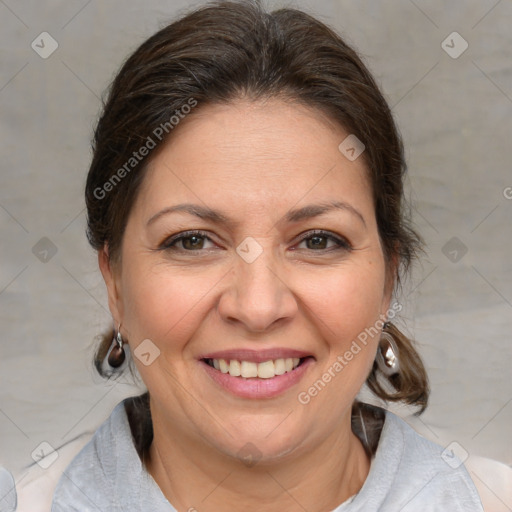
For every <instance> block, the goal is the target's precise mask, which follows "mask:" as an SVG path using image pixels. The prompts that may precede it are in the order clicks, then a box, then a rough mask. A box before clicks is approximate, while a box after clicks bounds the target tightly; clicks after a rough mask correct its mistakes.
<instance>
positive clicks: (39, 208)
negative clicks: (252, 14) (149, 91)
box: [0, 0, 512, 510]
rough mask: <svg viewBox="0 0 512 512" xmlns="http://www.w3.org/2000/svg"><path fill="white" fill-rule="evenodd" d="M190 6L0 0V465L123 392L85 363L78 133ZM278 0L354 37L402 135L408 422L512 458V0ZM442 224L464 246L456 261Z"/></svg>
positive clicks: (101, 300)
mask: <svg viewBox="0 0 512 512" xmlns="http://www.w3.org/2000/svg"><path fill="white" fill-rule="evenodd" d="M195 4H197V3H196V2H194V3H193V2H185V1H160V0H148V1H145V2H136V1H133V0H132V1H121V0H114V1H108V2H107V1H105V2H101V1H100V0H92V1H89V2H87V0H68V1H50V0H47V1H36V0H33V1H30V0H23V1H15V0H0V29H1V32H0V34H1V35H0V46H1V54H0V55H1V56H0V58H1V75H0V116H1V117H0V134H1V135H0V140H1V156H2V158H1V163H0V166H1V167H0V168H1V171H0V172H1V174H0V237H1V249H0V329H1V331H0V332H1V341H0V355H1V357H0V465H1V464H3V465H6V466H7V467H9V468H10V469H11V470H12V471H13V472H14V473H19V472H20V471H21V470H22V467H23V466H26V465H28V464H29V463H31V462H32V458H31V453H32V451H33V450H35V449H36V447H38V445H39V444H40V443H41V442H42V441H46V442H49V443H50V444H51V445H52V446H54V447H58V446H60V445H61V444H63V443H64V442H65V441H67V440H69V439H72V438H73V437H75V436H77V435H78V434H80V433H82V432H84V431H88V430H89V431H92V430H93V429H94V428H95V427H96V426H97V425H98V424H99V423H100V422H101V421H103V419H105V418H106V417H107V416H108V414H109V413H110V411H111V409H112V407H113V406H114V404H116V403H117V402H118V401H119V400H121V398H123V397H124V396H127V395H129V394H133V393H134V387H133V386H132V385H131V384H130V383H129V379H128V378H123V379H121V380H120V381H118V382H117V383H116V384H112V383H105V382H102V381H101V380H100V379H99V378H98V377H96V376H95V375H94V372H93V370H92V367H91V357H92V351H93V338H94V336H95V335H96V334H97V333H99V332H100V331H101V330H102V329H103V328H104V327H106V326H109V325H110V315H109V313H108V309H107V302H106V293H105V290H104V286H103V282H102V279H101V276H100V274H99V271H98V270H97V263H96V258H95V254H94V253H93V251H92V250H91V249H90V248H89V246H88V245H87V242H86V238H85V234H84V229H85V213H84V202H83V197H82V196H83V186H84V180H85V175H86V171H87V168H88V164H89V162H90V150H89V141H90V138H91V134H92V129H93V126H94V122H95V120H96V119H97V116H98V113H99V108H100V101H99V98H100V96H101V94H102V93H103V91H104V90H105V88H106V87H107V85H108V83H109V81H110V80H111V79H112V77H113V75H114V73H115V71H116V70H117V69H118V67H119V65H120V64H121V62H122V60H123V59H124V58H125V57H126V56H127V55H128V53H129V52H131V51H132V50H134V49H135V48H136V47H137V46H138V45H139V44H140V43H141V42H142V41H143V40H144V39H145V38H146V37H148V36H149V35H150V34H152V33H153V32H154V31H156V30H157V29H158V28H160V27H161V26H163V25H164V24H166V23H167V22H168V21H169V20H170V19H171V18H173V17H174V16H175V15H176V14H178V13H181V12H183V9H184V8H187V7H190V6H192V5H195ZM268 4H269V5H271V6H277V5H282V4H283V2H281V3H280V4H278V3H277V2H268ZM288 5H295V6H300V7H302V8H305V9H306V10H308V11H309V12H311V13H313V14H316V15H318V16H319V17H320V18H321V19H322V20H323V21H325V22H327V23H329V24H331V25H332V26H334V27H335V28H336V29H337V30H339V31H340V32H341V33H342V34H343V35H344V37H345V38H346V39H347V41H348V42H349V43H352V44H353V45H355V47H356V48H357V49H358V50H359V51H360V52H361V53H362V55H363V57H364V59H365V62H366V63H367V64H368V66H369V67H370V69H371V70H372V71H373V73H374V74H375V76H376V78H377V80H378V81H379V83H380V84H381V86H382V88H383V90H384V92H385V94H386V97H387V99H388V100H389V103H390V104H391V105H392V106H393V109H394V113H395V116H396V118H397V121H398V123H399V126H400V128H401V131H402V134H403V137H404V141H405V145H406V148H407V156H408V163H409V168H410V178H409V186H410V193H411V196H412V198H413V200H414V204H415V211H414V219H415V221H416V225H417V227H418V228H419V230H420V232H421V233H422V235H423V236H424V238H425V240H426V242H427V253H426V255H425V257H424V258H423V261H422V265H420V266H418V267H417V268H416V270H415V274H414V277H413V279H412V281H411V282H409V283H408V284H407V285H406V290H405V292H404V294H403V295H402V297H401V301H402V302H404V304H405V305H406V308H405V311H404V315H403V319H404V322H405V324H406V325H407V331H408V332H409V333H411V334H413V335H414V336H415V337H416V339H417V340H418V343H419V349H420V352H421V354H422V355H423V357H424V359H425V362H426V364H427V367H428V370H429V374H430V377H431V381H432V390H433V391H432V397H431V403H430V407H429V408H428V410H427V412H426V413H425V414H424V415H423V416H422V417H421V420H415V419H412V418H407V419H408V421H410V422H411V423H412V424H413V425H414V426H415V428H417V429H418V430H420V431H421V432H422V433H423V434H424V435H426V436H427V437H429V438H430V439H432V440H434V441H436V442H438V443H439V444H442V445H448V444H449V443H451V442H452V441H457V442H458V443H459V444H460V445H461V446H462V447H463V448H464V449H465V450H466V451H467V452H468V453H469V455H470V456H472V455H480V456H484V457H488V458H492V459H496V460H498V461H502V462H504V463H505V464H508V465H511V464H512V436H511V424H512V385H511V382H512V379H511V378H510V377H511V370H510V368H511V362H512V357H511V356H512V343H511V332H512V258H511V256H510V254H511V251H512V243H511V227H510V226H511V220H512V199H510V197H511V196H512V189H510V188H507V187H512V172H511V171H512V169H511V161H512V158H511V157H512V137H511V134H512V30H511V27H512V1H510V0H501V1H496V0H485V1H472V2H467V1H462V0H460V1H450V2H449V1H447V0H446V1H444V2H443V1H428V2H427V1H420V0H416V1H415V2H413V1H409V0H394V1H389V2H378V1H370V0H364V1H355V0H353V1H344V0H322V1H318V2H312V1H310V2H306V1H299V2H292V3H289V4H288ZM43 31H47V32H49V33H50V34H51V35H52V37H53V38H55V40H56V41H57V42H58V44H59V47H58V49H57V50H56V51H55V53H53V54H52V55H51V56H50V57H49V58H47V59H42V58H41V57H40V56H39V55H38V54H37V53H36V52H35V51H34V50H33V49H32V48H31V43H32V41H33V40H34V39H35V38H36V37H37V36H38V35H39V34H40V33H41V32H43ZM453 31H457V32H458V33H459V34H460V35H461V36H462V37H463V38H464V39H465V40H466V41H467V42H468V44H469V47H468V49H467V50H466V51H465V52H464V53H463V54H462V55H461V56H460V57H458V58H457V59H454V58H452V57H450V56H449V55H448V54H447V53H446V52H445V51H444V50H443V48H442V46H441V43H442V41H443V40H445V38H446V37H447V36H448V35H449V34H451V33H452V32H453ZM450 44H451V43H450ZM507 191H508V193H507ZM507 195H508V197H509V199H507ZM42 237H47V238H49V239H50V240H51V241H52V243H53V244H54V245H55V247H56V249H57V253H56V254H55V255H54V256H53V257H51V259H49V261H47V262H46V263H45V262H43V261H40V259H38V257H36V255H35V254H33V247H34V246H35V244H36V243H37V242H38V241H39V240H40V239H41V238H42ZM452 237H457V238H458V239H459V240H460V242H461V243H462V244H464V246H465V247H466V248H467V253H466V254H465V255H464V256H463V257H462V258H461V259H460V260H459V261H456V262H454V261H451V260H450V258H452V259H456V258H459V257H460V256H461V254H462V253H461V252H460V251H459V252H458V253H457V254H455V253H452V254H451V255H450V254H449V251H450V250H452V248H451V246H450V245H448V246H446V244H447V243H448V241H449V240H450V239H452ZM445 253H446V254H447V255H448V256H447V255H445ZM39 256H40V257H41V254H40V255H39ZM398 412H399V413H400V414H402V415H403V416H406V415H407V411H406V410H403V409H399V410H398ZM486 485H488V486H490V488H492V482H486ZM510 506H512V504H511V505H510ZM504 510H505V509H504ZM508 510H512V509H510V508H509V509H508Z"/></svg>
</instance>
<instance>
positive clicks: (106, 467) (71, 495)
mask: <svg viewBox="0 0 512 512" xmlns="http://www.w3.org/2000/svg"><path fill="white" fill-rule="evenodd" d="M127 442H128V443H127ZM120 443H123V444H124V445H125V446H127V445H128V446H129V445H132V446H133V443H132V442H131V434H130V427H129V424H128V420H127V417H126V412H125V409H124V402H121V403H119V404H118V405H117V406H116V407H115V409H114V410H113V411H112V414H111V415H110V417H109V418H108V419H107V420H106V421H105V422H104V423H103V424H102V425H101V426H100V427H99V428H98V429H97V431H96V432H95V434H94V436H93V437H92V439H91V440H90V441H89V442H88V443H87V444H86V445H85V446H84V447H83V448H82V450H81V451H80V452H79V453H78V454H77V455H76V457H75V458H74V459H73V460H72V461H71V463H70V464H69V466H68V467H67V468H66V469H65V470H64V472H63V473H62V475H61V477H60V479H59V482H58V484H57V487H56V489H55V493H54V496H53V502H52V512H63V511H71V510H77V511H78V510H80V511H81V512H85V511H88V510H91V511H92V510H98V508H99V509H100V510H109V507H111V506H112V505H113V500H114V499H115V492H114V491H115V487H114V486H115V483H116V474H117V472H118V466H119V465H120V464H121V465H123V464H125V463H126V462H127V461H125V460H123V459H125V458H130V455H131V451H130V450H126V451H124V453H125V455H124V456H123V459H121V460H119V452H121V453H123V450H119V444H120ZM110 509H112V508H110Z"/></svg>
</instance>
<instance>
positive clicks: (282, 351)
mask: <svg viewBox="0 0 512 512" xmlns="http://www.w3.org/2000/svg"><path fill="white" fill-rule="evenodd" d="M308 356H312V354H311V353H310V352H305V351H303V350H296V349H293V348H267V349H263V350H250V349H242V348H238V349H228V350H219V351H216V352H208V353H206V354H203V355H201V356H200V357H199V359H225V360H228V361H229V360H232V359H234V360H237V361H250V362H253V363H263V362H265V361H270V360H272V359H288V358H294V357H298V358H300V359H302V358H303V357H308Z"/></svg>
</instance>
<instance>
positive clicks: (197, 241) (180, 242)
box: [160, 232, 213, 251]
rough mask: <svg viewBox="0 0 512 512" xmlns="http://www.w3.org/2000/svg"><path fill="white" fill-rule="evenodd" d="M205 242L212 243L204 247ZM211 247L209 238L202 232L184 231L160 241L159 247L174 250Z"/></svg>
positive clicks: (195, 249) (196, 249) (194, 249)
mask: <svg viewBox="0 0 512 512" xmlns="http://www.w3.org/2000/svg"><path fill="white" fill-rule="evenodd" d="M205 243H210V244H212V245H211V246H208V247H205ZM211 247H213V242H212V241H211V239H210V238H209V237H208V236H206V235H205V234H203V233H202V232H185V233H180V234H178V235H175V236H172V237H171V238H169V239H167V240H166V241H165V242H163V243H162V245H161V246H160V248H161V249H168V250H176V251H200V250H202V249H209V248H211Z"/></svg>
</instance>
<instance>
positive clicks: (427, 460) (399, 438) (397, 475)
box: [52, 402, 483, 512]
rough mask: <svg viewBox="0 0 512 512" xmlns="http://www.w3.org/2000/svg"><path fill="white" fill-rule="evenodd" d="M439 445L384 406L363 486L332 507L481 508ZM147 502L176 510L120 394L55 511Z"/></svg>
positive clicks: (390, 510)
mask: <svg viewBox="0 0 512 512" xmlns="http://www.w3.org/2000/svg"><path fill="white" fill-rule="evenodd" d="M442 452H443V448H442V447H440V446H438V445H437V444H434V443H432V442H431V441H428V440H427V439H425V438H424V437H422V436H420V435H419V434H418V433H416V431H414V430H413V429H412V428H411V427H410V426H409V425H408V424H407V423H406V422H405V421H403V420H402V419H401V418H399V417H398V416H396V415H394V414H392V413H391V412H389V411H386V417H385V421H384V426H383V428H382V433H381V436H380V440H379V445H378V448H377V452H376V454H375V457H374V458H373V459H372V463H371V468H370V472H369V474H368V476H367V478H366V481H365V483H364V485H363V487H362V488H361V490H360V491H359V492H358V493H357V494H356V495H355V496H353V497H352V498H350V499H349V500H347V501H345V502H344V503H342V504H341V505H339V506H338V507H337V508H336V509H335V510H334V511H333V512H377V511H379V512H397V511H400V512H413V511H414V512H418V511H421V512H434V511H435V512H439V511H445V510H449V511H450V512H483V507H482V504H481V501H480V498H479V496H478V493H477V491H476V488H475V486H474V484H473V482H472V481H471V479H470V477H469V474H468V472H467V470H466V469H465V467H464V466H463V465H462V464H460V461H458V459H457V458H456V457H455V456H454V457H453V458H447V457H446V456H445V458H447V460H448V462H445V460H444V459H443V458H442V457H441V454H442ZM459 464H460V465H459ZM149 510H151V511H152V512H176V509H175V508H174V507H173V506H172V505H171V504H170V503H169V501H168V500H167V499H166V498H165V496H164V495H163V494H162V491H161V490H160V488H159V487H158V485H157V483H156V482H155V481H154V480H153V478H152V476H151V475H150V474H149V473H148V472H147V471H146V469H145V467H144V466H143V464H142V462H141V460H140V458H139V455H138V453H137V451H136V449H135V446H134V444H133V439H132V435H131V430H130V425H129V423H128V417H127V414H126V411H125V408H124V403H123V402H121V403H119V404H118V405H117V406H116V407H115V409H114V411H113V412H112V414H111V415H110V417H109V418H108V419H107V420H106V421H105V422H104V423H103V424H102V425H101V426H100V427H99V429H98V430H97V431H96V433H95V434H94V436H93V438H92V439H91V440H90V441H89V443H88V444H87V445H86V446H84V448H83V449H82V450H81V451H80V453H78V455H77V456H76V457H75V458H74V459H73V461H72V462H71V464H70V465H69V466H68V468H67V469H66V470H65V471H64V473H63V475H62V476H61V478H60V480H59V483H58V485H57V488H56V490H55V494H54V497H53V505H52V512H71V511H76V512H98V511H101V512H120V511H126V512H128V511H129V512H147V511H149Z"/></svg>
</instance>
